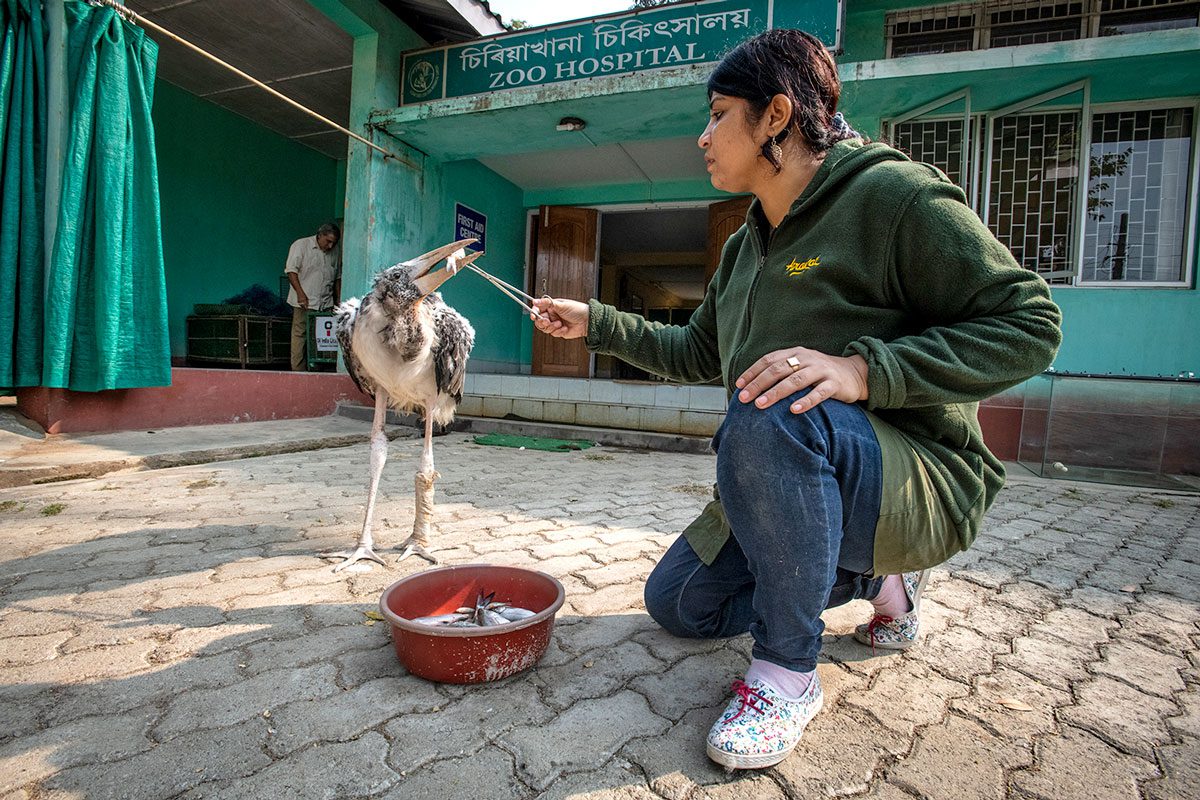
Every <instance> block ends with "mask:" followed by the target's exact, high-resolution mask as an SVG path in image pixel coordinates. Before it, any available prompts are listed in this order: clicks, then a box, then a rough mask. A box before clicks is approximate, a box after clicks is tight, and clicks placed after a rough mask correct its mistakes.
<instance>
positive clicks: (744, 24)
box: [401, 0, 841, 105]
mask: <svg viewBox="0 0 1200 800" xmlns="http://www.w3.org/2000/svg"><path fill="white" fill-rule="evenodd" d="M840 20H841V3H840V2H839V1H838V0H796V1H795V2H788V0H705V1H704V2H694V3H680V4H678V5H669V6H662V7H659V8H654V9H645V10H642V11H637V12H634V13H632V14H625V15H620V16H608V17H601V18H598V19H594V20H586V21H584V22H582V23H576V24H566V25H559V26H551V27H546V28H536V29H533V30H531V31H517V32H514V33H508V34H502V35H499V36H494V37H491V38H488V39H480V40H476V41H473V42H466V43H464V44H460V45H452V46H449V47H441V48H436V49H430V50H418V51H413V52H410V53H405V54H404V64H403V67H402V77H403V87H404V90H403V92H402V96H401V102H402V103H403V104H404V105H411V104H413V103H427V102H429V101H431V100H442V99H445V98H450V97H464V96H467V95H473V94H481V93H485V92H494V91H502V90H505V89H515V88H520V87H523V86H538V85H543V84H550V83H561V82H565V81H573V80H581V79H586V78H592V77H597V76H604V75H617V74H627V73H633V72H644V71H648V70H656V69H663V68H667V67H676V66H683V65H687V64H706V63H714V62H716V61H719V60H720V58H721V57H722V56H723V55H724V54H725V53H727V52H728V51H729V50H730V49H732V48H733V47H734V46H735V45H737V44H738V43H739V42H742V41H744V40H746V39H748V38H749V37H751V36H753V35H754V34H756V33H760V32H762V31H764V30H767V29H768V28H770V27H772V26H773V25H775V24H787V25H791V26H796V27H802V28H804V29H805V30H808V31H809V32H811V33H812V34H814V35H815V36H817V37H818V38H820V39H821V41H823V42H825V43H826V45H828V46H829V47H831V48H835V49H836V47H837V45H838V43H839V42H838V39H839V37H840V28H841V26H840Z"/></svg>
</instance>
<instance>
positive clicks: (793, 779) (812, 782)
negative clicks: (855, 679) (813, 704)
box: [775, 709, 909, 797]
mask: <svg viewBox="0 0 1200 800" xmlns="http://www.w3.org/2000/svg"><path fill="white" fill-rule="evenodd" d="M908 747H909V742H908V740H907V739H905V738H904V737H902V736H899V735H897V734H896V733H894V732H892V731H890V730H888V729H886V728H882V727H879V726H878V725H876V724H874V722H873V720H871V719H869V718H868V717H866V716H863V715H859V714H857V713H855V712H852V711H846V710H842V709H838V710H837V711H833V710H832V709H831V710H830V711H822V712H821V713H819V714H817V716H816V717H814V718H813V721H812V722H810V723H809V724H808V727H807V728H805V729H804V736H803V737H802V738H801V739H800V744H799V745H797V746H796V749H795V750H794V751H792V754H791V755H789V756H788V757H787V758H785V759H784V760H783V761H782V762H780V763H779V765H777V766H776V767H775V772H776V774H777V775H778V777H779V779H780V781H781V782H782V783H783V785H784V786H785V787H787V788H788V790H789V794H790V795H792V796H794V797H830V796H835V797H836V796H846V795H852V794H858V793H861V792H864V791H866V790H867V787H868V786H869V784H870V782H871V777H872V776H873V775H874V774H875V772H876V770H877V769H878V767H879V765H880V763H881V762H882V761H883V760H884V759H885V758H889V757H895V756H898V755H901V754H902V753H904V752H905V751H906V750H907V749H908Z"/></svg>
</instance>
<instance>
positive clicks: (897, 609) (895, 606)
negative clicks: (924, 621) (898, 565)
mask: <svg viewBox="0 0 1200 800" xmlns="http://www.w3.org/2000/svg"><path fill="white" fill-rule="evenodd" d="M871 605H873V606H875V613H876V614H879V615H880V616H884V617H891V618H892V619H896V618H897V617H903V616H904V615H905V614H907V613H908V612H909V611H911V610H912V607H911V606H910V605H909V602H908V594H907V593H905V591H904V579H903V578H901V577H900V576H899V575H888V576H887V577H886V578H884V579H883V586H881V587H879V594H878V596H876V598H875V599H874V600H872V601H871Z"/></svg>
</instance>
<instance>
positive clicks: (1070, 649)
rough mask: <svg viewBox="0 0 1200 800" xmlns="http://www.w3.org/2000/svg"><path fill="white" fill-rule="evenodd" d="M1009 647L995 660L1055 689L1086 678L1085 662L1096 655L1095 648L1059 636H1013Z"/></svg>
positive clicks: (1087, 674)
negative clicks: (1067, 641)
mask: <svg viewBox="0 0 1200 800" xmlns="http://www.w3.org/2000/svg"><path fill="white" fill-rule="evenodd" d="M1012 649H1013V651H1012V653H1002V654H1001V655H999V656H997V657H996V663H997V664H1003V665H1004V666H1006V667H1010V668H1012V669H1015V670H1018V671H1020V672H1024V673H1025V674H1026V675H1029V676H1030V677H1031V678H1034V679H1035V680H1039V681H1042V682H1043V683H1047V684H1049V685H1051V686H1054V687H1056V688H1059V689H1067V688H1069V687H1070V685H1071V682H1072V681H1080V680H1086V679H1087V678H1088V677H1090V674H1089V673H1088V670H1087V666H1086V665H1087V664H1088V662H1090V661H1093V660H1094V659H1096V658H1097V653H1096V648H1095V647H1093V646H1091V645H1072V644H1068V643H1066V642H1063V641H1062V640H1061V639H1042V638H1040V637H1038V636H1022V637H1020V638H1019V639H1013V641H1012Z"/></svg>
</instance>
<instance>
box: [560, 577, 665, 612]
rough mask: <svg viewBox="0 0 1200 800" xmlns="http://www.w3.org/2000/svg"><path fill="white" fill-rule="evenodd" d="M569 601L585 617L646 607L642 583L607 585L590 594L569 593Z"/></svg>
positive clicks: (639, 609) (640, 609)
mask: <svg viewBox="0 0 1200 800" xmlns="http://www.w3.org/2000/svg"><path fill="white" fill-rule="evenodd" d="M560 580H561V578H560ZM567 602H568V603H569V604H570V605H571V607H572V608H574V609H575V611H576V613H578V614H581V615H583V616H585V617H595V616H600V615H602V614H615V613H619V612H622V611H628V610H630V609H637V610H638V611H642V610H644V609H645V602H644V600H643V587H642V584H640V583H638V584H615V585H612V586H605V587H604V588H603V589H597V590H596V591H594V592H592V593H590V594H584V595H576V596H574V597H572V596H571V594H570V593H568V594H567Z"/></svg>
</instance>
